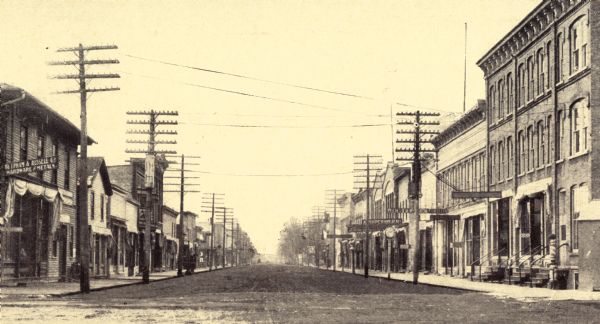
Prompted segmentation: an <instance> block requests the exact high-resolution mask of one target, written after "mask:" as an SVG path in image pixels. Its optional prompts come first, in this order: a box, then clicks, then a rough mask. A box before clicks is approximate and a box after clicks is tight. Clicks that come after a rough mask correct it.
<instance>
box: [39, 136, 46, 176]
mask: <svg viewBox="0 0 600 324" xmlns="http://www.w3.org/2000/svg"><path fill="white" fill-rule="evenodd" d="M44 142H45V141H44V133H43V132H42V130H41V129H38V133H37V158H38V159H41V158H44V157H45V155H46V148H45V147H44ZM37 176H38V178H40V179H43V178H44V171H38V172H37Z"/></svg>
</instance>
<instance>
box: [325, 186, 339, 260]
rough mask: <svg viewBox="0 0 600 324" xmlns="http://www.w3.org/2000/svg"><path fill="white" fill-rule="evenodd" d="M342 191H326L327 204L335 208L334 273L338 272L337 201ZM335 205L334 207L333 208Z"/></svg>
mask: <svg viewBox="0 0 600 324" xmlns="http://www.w3.org/2000/svg"><path fill="white" fill-rule="evenodd" d="M339 191H342V190H339V189H329V190H327V191H326V198H327V199H326V200H328V201H326V204H327V207H328V208H330V209H331V208H332V207H333V243H332V244H333V271H335V270H336V263H337V237H336V235H337V232H336V225H337V224H336V223H337V205H338V202H337V199H338V192H339ZM332 205H333V206H332Z"/></svg>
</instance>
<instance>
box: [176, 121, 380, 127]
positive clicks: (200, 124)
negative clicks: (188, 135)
mask: <svg viewBox="0 0 600 324" xmlns="http://www.w3.org/2000/svg"><path fill="white" fill-rule="evenodd" d="M180 124H188V125H196V126H210V127H235V128H360V127H382V126H386V127H387V126H390V124H389V123H388V124H357V125H324V126H295V125H247V124H210V123H193V122H191V123H190V122H181V123H180Z"/></svg>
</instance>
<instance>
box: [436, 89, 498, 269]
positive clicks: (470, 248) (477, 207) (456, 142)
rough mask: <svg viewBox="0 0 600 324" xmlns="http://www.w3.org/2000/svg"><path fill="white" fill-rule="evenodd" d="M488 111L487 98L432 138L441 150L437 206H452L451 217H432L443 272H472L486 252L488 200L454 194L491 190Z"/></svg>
mask: <svg viewBox="0 0 600 324" xmlns="http://www.w3.org/2000/svg"><path fill="white" fill-rule="evenodd" d="M485 111H486V103H485V100H479V101H478V104H477V105H476V106H475V107H473V108H472V109H470V110H469V111H467V112H466V113H465V114H464V115H463V116H462V117H460V118H459V119H458V120H457V121H456V122H454V123H453V124H451V125H449V126H448V127H447V128H446V129H444V130H443V131H442V132H441V133H440V134H439V135H437V136H436V137H435V138H434V139H433V143H434V145H435V146H436V148H437V150H438V152H437V158H438V161H437V171H436V173H437V179H436V180H437V184H436V191H437V192H436V196H437V198H436V200H437V207H439V208H445V209H447V210H448V213H447V215H445V216H444V217H440V218H437V219H434V220H433V223H434V224H433V226H434V239H433V244H434V247H435V250H434V255H435V269H436V272H437V273H438V274H447V275H460V276H465V275H467V274H469V273H471V264H473V263H474V262H475V263H476V264H478V263H479V262H478V261H479V260H480V258H481V257H483V256H485V255H486V254H487V253H486V251H487V242H486V239H485V233H486V231H485V224H487V217H486V215H487V214H488V213H487V207H488V206H487V201H486V200H484V199H453V198H452V192H453V191H485V190H487V189H486V188H487V186H486V178H487V163H486V161H487V159H486V142H485V138H486V133H487V125H486V123H485V118H486V114H485ZM490 233H492V232H490ZM493 235H497V232H495V233H494V234H493ZM502 248H504V245H502V247H501V249H502ZM503 251H504V252H507V251H506V250H503ZM504 252H502V253H504Z"/></svg>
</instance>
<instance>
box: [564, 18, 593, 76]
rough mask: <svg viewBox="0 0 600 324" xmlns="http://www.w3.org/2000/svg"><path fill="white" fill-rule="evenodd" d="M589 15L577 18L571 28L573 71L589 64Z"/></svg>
mask: <svg viewBox="0 0 600 324" xmlns="http://www.w3.org/2000/svg"><path fill="white" fill-rule="evenodd" d="M587 25H588V24H587V17H586V16H581V17H579V18H577V20H575V22H574V23H573V24H572V25H571V28H570V30H569V39H570V48H571V53H570V55H571V73H574V72H577V71H579V70H580V69H581V68H584V67H586V66H587V62H588V58H587V56H588V53H587V52H588V44H587V42H588V33H589V31H588V26H587Z"/></svg>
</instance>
